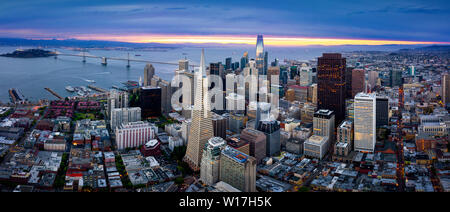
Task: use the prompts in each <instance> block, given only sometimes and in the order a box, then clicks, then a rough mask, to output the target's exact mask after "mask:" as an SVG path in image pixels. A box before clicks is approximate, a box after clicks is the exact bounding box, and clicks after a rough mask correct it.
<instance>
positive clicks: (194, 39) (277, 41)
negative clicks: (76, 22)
mask: <svg viewBox="0 0 450 212" xmlns="http://www.w3.org/2000/svg"><path fill="white" fill-rule="evenodd" d="M74 38H75V39H79V40H106V41H118V42H130V43H163V44H183V43H190V44H246V45H254V44H255V43H256V39H255V36H249V35H243V36H239V35H234V36H230V35H125V36H121V35H78V36H74ZM264 44H265V45H268V46H311V45H323V46H337V45H393V44H398V45H417V44H450V42H430V41H397V40H371V39H342V38H305V37H276V36H270V35H264Z"/></svg>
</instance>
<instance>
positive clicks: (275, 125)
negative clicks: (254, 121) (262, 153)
mask: <svg viewBox="0 0 450 212" xmlns="http://www.w3.org/2000/svg"><path fill="white" fill-rule="evenodd" d="M258 123H259V124H258V127H257V130H259V131H261V132H263V133H264V135H266V156H268V157H270V156H274V155H279V154H280V149H281V143H280V139H281V137H280V123H279V122H278V121H276V120H269V119H265V120H261V121H259V122H258Z"/></svg>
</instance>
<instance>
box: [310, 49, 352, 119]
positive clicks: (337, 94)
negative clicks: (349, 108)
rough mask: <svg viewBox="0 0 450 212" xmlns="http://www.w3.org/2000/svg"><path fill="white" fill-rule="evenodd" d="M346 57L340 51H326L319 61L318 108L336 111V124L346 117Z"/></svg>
mask: <svg viewBox="0 0 450 212" xmlns="http://www.w3.org/2000/svg"><path fill="white" fill-rule="evenodd" d="M345 70H346V59H345V58H343V57H342V56H341V54H338V53H324V54H323V55H322V57H319V59H318V61H317V100H318V109H328V110H332V111H334V113H335V115H336V119H335V126H337V125H338V124H339V123H341V122H342V120H344V117H345V96H346V80H345Z"/></svg>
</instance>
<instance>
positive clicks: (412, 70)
mask: <svg viewBox="0 0 450 212" xmlns="http://www.w3.org/2000/svg"><path fill="white" fill-rule="evenodd" d="M408 73H409V75H411V76H415V75H416V68H415V67H414V66H409V68H408Z"/></svg>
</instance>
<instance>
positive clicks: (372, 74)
mask: <svg viewBox="0 0 450 212" xmlns="http://www.w3.org/2000/svg"><path fill="white" fill-rule="evenodd" d="M367 74H368V75H369V81H368V84H369V85H368V88H369V89H370V90H372V89H373V88H375V86H376V85H377V81H378V72H376V71H369V72H368V73H367Z"/></svg>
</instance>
